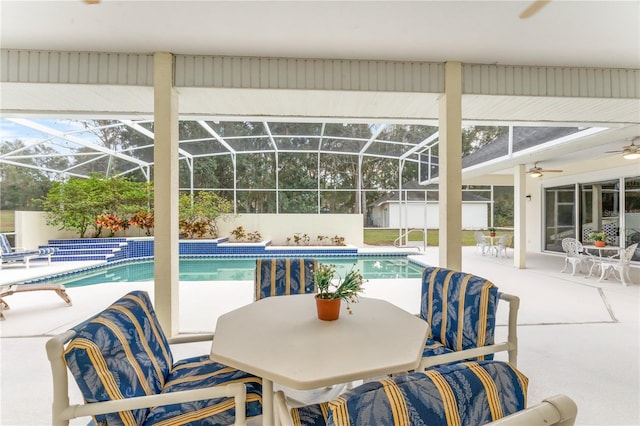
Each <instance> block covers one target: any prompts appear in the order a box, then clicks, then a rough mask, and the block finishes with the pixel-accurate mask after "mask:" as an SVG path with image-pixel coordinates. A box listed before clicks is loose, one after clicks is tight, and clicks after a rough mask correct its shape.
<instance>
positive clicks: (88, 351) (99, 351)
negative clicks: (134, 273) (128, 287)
mask: <svg viewBox="0 0 640 426" xmlns="http://www.w3.org/2000/svg"><path fill="white" fill-rule="evenodd" d="M74 330H75V331H76V336H75V337H74V338H73V339H72V340H71V342H70V343H69V344H68V345H67V348H66V349H65V354H64V357H65V360H66V362H67V366H68V367H69V370H70V371H71V374H72V375H73V376H74V378H75V380H76V382H77V383H78V386H79V387H80V390H81V391H82V395H83V396H84V399H85V400H86V401H87V402H96V401H108V400H113V399H123V398H130V397H134V396H143V395H151V394H157V393H160V391H161V390H162V388H163V387H164V385H165V377H167V376H168V375H169V371H170V369H171V366H172V364H173V359H172V355H171V350H170V348H169V345H168V343H167V340H166V337H165V335H164V333H163V331H162V329H161V328H160V324H159V323H158V320H157V318H156V315H155V312H154V311H153V307H152V305H151V300H150V299H149V295H148V294H147V293H146V292H143V291H133V292H131V293H129V294H127V295H126V296H124V297H122V298H121V299H119V300H118V301H116V302H115V303H114V304H112V305H111V306H109V307H108V308H107V309H105V310H104V311H102V312H100V313H99V314H98V315H96V316H94V317H93V318H90V319H89V320H87V321H85V322H83V323H81V324H79V325H78V326H77V327H74ZM148 411H149V410H148V409H139V410H132V411H122V412H119V413H111V414H106V415H97V416H95V420H96V423H100V422H102V421H107V422H108V424H110V425H111V424H114V425H120V424H125V425H130V424H142V422H143V421H144V419H145V418H146V416H147V414H148Z"/></svg>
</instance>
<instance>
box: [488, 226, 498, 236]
mask: <svg viewBox="0 0 640 426" xmlns="http://www.w3.org/2000/svg"><path fill="white" fill-rule="evenodd" d="M489 236H490V237H495V236H496V228H494V227H490V228H489Z"/></svg>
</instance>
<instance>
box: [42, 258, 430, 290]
mask: <svg viewBox="0 0 640 426" xmlns="http://www.w3.org/2000/svg"><path fill="white" fill-rule="evenodd" d="M318 262H319V263H328V264H334V265H336V270H337V272H338V273H339V274H340V275H341V276H344V275H345V274H346V273H347V272H348V271H349V270H350V269H351V268H352V267H354V268H357V269H359V270H360V271H361V272H362V273H363V275H364V277H365V279H370V280H371V279H385V278H386V279H388V278H420V277H421V276H422V270H423V266H421V265H419V264H417V263H413V262H411V261H409V259H407V258H406V257H405V256H353V257H344V256H341V257H322V258H318ZM255 265H256V260H255V258H250V257H241V258H228V257H225V258H197V259H180V278H179V279H180V281H240V280H250V281H253V274H254V269H255ZM153 267H154V265H153V260H145V261H133V262H126V263H119V264H117V265H104V266H100V267H94V268H91V269H89V270H86V271H82V272H74V273H70V274H64V275H60V276H53V277H48V278H47V279H46V281H47V282H54V283H60V284H64V285H65V286H66V287H81V286H87V285H92V284H99V283H109V282H132V281H152V280H153ZM38 281H42V280H38Z"/></svg>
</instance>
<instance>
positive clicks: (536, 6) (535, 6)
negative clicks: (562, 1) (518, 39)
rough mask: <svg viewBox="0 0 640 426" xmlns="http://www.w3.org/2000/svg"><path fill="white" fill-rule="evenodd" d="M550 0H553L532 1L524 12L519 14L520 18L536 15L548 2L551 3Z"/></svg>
mask: <svg viewBox="0 0 640 426" xmlns="http://www.w3.org/2000/svg"><path fill="white" fill-rule="evenodd" d="M550 1H551V0H536V1H534V2H533V3H531V4H530V5H529V7H527V8H526V9H525V10H523V11H522V13H521V14H520V15H518V17H519V18H520V19H527V18H530V17H532V16H533V15H535V14H536V13H538V12H539V11H540V9H542V8H543V7H545V6H546V5H547V3H549V2H550Z"/></svg>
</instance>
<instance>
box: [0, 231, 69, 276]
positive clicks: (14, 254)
mask: <svg viewBox="0 0 640 426" xmlns="http://www.w3.org/2000/svg"><path fill="white" fill-rule="evenodd" d="M55 252H56V249H55V248H41V249H33V250H24V249H19V248H18V249H16V248H11V244H9V240H8V239H7V236H6V235H5V234H0V269H2V264H4V263H10V264H13V263H23V264H24V265H25V267H26V268H29V261H30V260H32V259H46V260H47V264H48V265H51V256H52V255H53V254H54V253H55Z"/></svg>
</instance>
